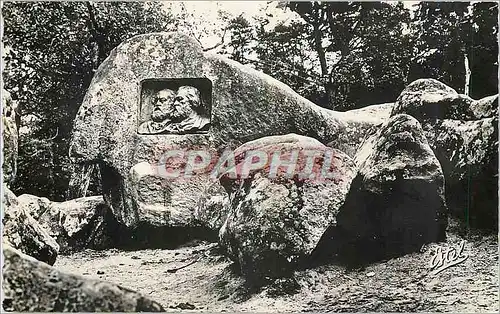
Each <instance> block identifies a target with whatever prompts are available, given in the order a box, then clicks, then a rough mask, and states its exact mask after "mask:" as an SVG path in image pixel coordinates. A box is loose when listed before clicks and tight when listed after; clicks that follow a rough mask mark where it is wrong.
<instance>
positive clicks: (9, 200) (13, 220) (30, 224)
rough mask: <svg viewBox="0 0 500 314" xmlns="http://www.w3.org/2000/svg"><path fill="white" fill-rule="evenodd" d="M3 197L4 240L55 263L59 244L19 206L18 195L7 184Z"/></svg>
mask: <svg viewBox="0 0 500 314" xmlns="http://www.w3.org/2000/svg"><path fill="white" fill-rule="evenodd" d="M3 198H4V199H3V208H4V212H3V214H4V215H3V219H2V223H3V229H2V231H3V234H2V242H3V243H4V244H5V243H6V244H8V245H10V246H12V247H14V248H16V249H18V250H20V251H21V252H23V253H25V254H27V255H29V256H32V257H34V258H36V259H38V260H40V261H43V262H45V263H48V264H50V265H53V264H54V263H55V261H56V258H57V254H58V252H59V245H58V244H57V243H56V241H55V240H54V239H53V238H52V237H51V236H50V235H49V234H48V233H47V231H46V230H45V229H43V228H42V227H41V226H40V224H39V223H38V222H37V221H36V220H35V219H34V218H33V217H31V215H30V214H29V213H28V211H27V210H26V209H25V208H24V207H22V206H19V203H18V200H17V197H16V196H15V195H14V193H12V192H11V191H10V190H9V189H8V188H7V187H6V186H4V195H3Z"/></svg>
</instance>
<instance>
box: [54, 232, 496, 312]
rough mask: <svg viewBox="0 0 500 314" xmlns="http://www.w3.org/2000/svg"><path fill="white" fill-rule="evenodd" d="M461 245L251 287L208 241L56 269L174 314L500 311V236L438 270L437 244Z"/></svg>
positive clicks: (65, 263) (64, 260)
mask: <svg viewBox="0 0 500 314" xmlns="http://www.w3.org/2000/svg"><path fill="white" fill-rule="evenodd" d="M462 240H463V239H462V238H460V237H459V236H457V235H454V234H449V235H448V240H447V242H446V243H441V244H439V245H438V244H430V245H427V246H424V247H423V248H422V250H421V252H419V253H414V254H411V255H407V256H404V257H400V258H396V259H391V260H387V261H383V262H379V263H376V264H372V265H370V266H368V267H365V268H362V269H354V270H348V269H346V268H345V267H342V266H337V265H325V266H319V267H316V268H314V269H308V270H302V271H297V272H296V273H295V276H294V279H293V280H281V281H277V282H275V283H274V284H271V285H270V286H267V287H264V288H260V289H250V288H249V287H247V286H246V285H245V282H244V280H243V279H242V278H241V277H240V276H239V275H238V274H237V271H235V270H234V268H235V267H234V265H233V263H231V262H230V261H229V260H227V259H226V258H225V257H223V255H222V254H221V252H220V249H219V248H218V247H217V244H215V243H207V242H197V243H191V244H190V245H186V246H184V247H181V248H178V249H175V250H158V249H155V250H140V251H121V250H115V249H113V250H107V251H92V250H86V251H83V252H79V253H75V254H72V255H69V256H60V257H58V260H57V262H56V264H55V265H54V266H55V267H57V268H59V269H61V270H63V271H67V272H71V273H75V274H80V275H83V276H86V277H89V278H99V279H103V280H107V281H110V282H114V283H117V284H119V285H122V286H124V287H127V288H131V289H134V290H136V291H139V292H141V293H142V294H144V295H146V296H149V297H150V298H152V299H153V300H155V301H158V302H159V303H161V304H162V305H163V306H164V307H165V309H167V310H168V311H186V312H198V311H215V312H218V311H222V312H225V311H228V312H234V311H237V312H241V311H252V312H291V311H293V312H298V311H314V312H325V311H334V312H358V311H359V312H368V311H377V312H381V311H398V312H405V311H411V312H442V311H446V312H450V311H451V312H498V309H499V298H498V295H499V294H498V292H499V290H498V289H499V288H498V285H499V282H498V271H499V268H498V238H497V236H495V235H490V236H476V237H474V238H470V237H469V239H468V240H466V241H465V245H464V250H463V254H462V256H467V259H466V260H465V261H463V262H461V263H459V264H457V265H455V266H452V267H449V268H447V269H445V270H443V271H442V272H440V273H438V274H434V273H433V272H431V270H432V269H431V259H432V257H433V256H434V255H435V253H436V251H437V250H438V247H441V248H443V249H446V248H457V249H458V248H459V247H460V245H461V243H462ZM181 267H184V268H181ZM176 268H181V269H178V270H176ZM284 288H286V290H288V291H290V292H289V293H283V292H282V291H283V290H284ZM280 291H281V293H280ZM291 291H294V292H291Z"/></svg>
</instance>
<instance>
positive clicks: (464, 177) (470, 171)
mask: <svg viewBox="0 0 500 314" xmlns="http://www.w3.org/2000/svg"><path fill="white" fill-rule="evenodd" d="M398 113H407V114H409V115H412V116H413V117H415V118H416V119H417V120H419V121H420V122H421V123H422V127H423V129H424V131H425V136H426V137H427V140H428V141H429V145H430V146H431V148H432V149H433V151H434V153H435V155H436V157H437V158H438V160H439V162H440V163H441V166H442V168H443V172H444V176H445V179H446V180H445V182H446V200H447V204H448V205H449V208H450V211H451V212H452V213H454V214H455V215H456V216H458V217H459V218H461V221H462V222H464V223H465V224H466V226H473V227H480V228H492V229H496V228H497V227H498V224H497V217H498V193H497V191H498V118H497V115H498V95H494V96H490V97H485V98H483V99H480V100H473V99H470V98H469V97H467V96H464V95H459V94H457V93H456V92H455V91H454V90H453V89H452V88H450V87H448V86H446V85H445V84H443V83H441V82H439V81H436V80H433V79H421V80H417V81H415V82H413V83H411V84H410V85H408V87H407V88H405V90H404V91H403V92H402V93H401V95H400V96H399V98H398V101H397V102H396V105H395V107H394V109H393V111H392V115H395V114H398Z"/></svg>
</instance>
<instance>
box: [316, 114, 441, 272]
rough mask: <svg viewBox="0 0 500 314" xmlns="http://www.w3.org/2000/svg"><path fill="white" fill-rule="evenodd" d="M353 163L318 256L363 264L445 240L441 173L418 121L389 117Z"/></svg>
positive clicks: (398, 116)
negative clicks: (347, 187) (348, 182)
mask: <svg viewBox="0 0 500 314" xmlns="http://www.w3.org/2000/svg"><path fill="white" fill-rule="evenodd" d="M355 162H356V164H357V166H358V169H359V170H358V171H357V174H356V176H355V177H354V180H353V181H352V184H351V186H350V190H349V193H348V195H347V197H346V200H345V202H344V203H343V205H342V206H341V207H340V210H339V213H338V215H337V223H336V225H332V226H331V227H330V228H329V230H328V231H327V232H326V233H325V234H324V236H323V238H322V240H321V243H320V244H319V245H318V248H317V250H316V252H315V254H318V255H316V256H321V255H322V254H327V255H328V257H331V255H329V254H328V253H330V252H334V255H335V254H337V255H338V256H337V258H339V259H341V260H344V261H347V262H356V263H362V262H369V261H374V260H378V259H382V258H387V257H393V256H398V255H402V254H406V253H409V252H413V251H417V250H419V249H420V248H421V246H422V245H423V244H424V243H429V242H436V241H441V240H444V239H445V230H446V226H447V209H446V203H445V197H444V177H443V172H442V170H441V166H440V164H439V161H438V160H437V158H436V157H435V155H434V153H433V152H432V150H431V148H430V147H429V145H428V143H427V139H426V138H425V136H424V132H423V130H422V128H421V126H420V123H419V122H418V121H417V120H415V119H414V118H412V117H410V116H408V115H396V116H393V117H391V119H390V120H389V121H388V122H387V123H386V124H385V125H384V126H383V127H382V128H381V129H380V130H379V131H378V132H377V134H376V135H374V136H372V137H370V138H369V139H368V140H367V141H366V143H365V144H364V145H363V146H362V148H361V149H360V150H359V151H358V154H357V155H356V159H355ZM323 256H324V255H323Z"/></svg>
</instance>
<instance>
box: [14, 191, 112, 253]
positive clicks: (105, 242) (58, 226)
mask: <svg viewBox="0 0 500 314" xmlns="http://www.w3.org/2000/svg"><path fill="white" fill-rule="evenodd" d="M18 201H19V206H21V207H23V208H24V209H25V210H26V211H28V212H30V213H31V214H32V215H33V216H34V217H35V219H36V220H37V221H38V222H39V223H40V225H41V226H42V227H43V228H44V229H45V230H46V231H47V232H48V233H49V235H50V236H52V237H53V238H54V239H55V240H56V241H57V243H58V244H59V246H60V249H61V253H68V252H72V251H77V250H81V249H84V248H91V249H105V248H109V247H112V246H113V245H114V242H115V241H114V237H116V236H117V231H116V230H117V228H118V225H117V223H116V221H115V219H114V217H113V215H112V213H111V210H110V209H109V208H108V207H107V205H106V204H105V202H104V199H103V197H102V196H90V197H82V198H77V199H74V200H69V201H66V202H52V201H50V200H49V199H47V198H45V197H37V196H34V195H30V194H23V195H21V196H19V198H18Z"/></svg>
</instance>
